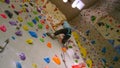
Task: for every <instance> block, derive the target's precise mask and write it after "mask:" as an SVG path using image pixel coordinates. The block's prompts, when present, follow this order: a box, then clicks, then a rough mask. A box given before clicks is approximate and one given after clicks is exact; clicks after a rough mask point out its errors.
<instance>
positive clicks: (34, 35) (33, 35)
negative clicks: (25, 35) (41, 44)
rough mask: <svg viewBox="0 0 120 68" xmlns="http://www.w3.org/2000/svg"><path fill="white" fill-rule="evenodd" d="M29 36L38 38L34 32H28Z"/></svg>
mask: <svg viewBox="0 0 120 68" xmlns="http://www.w3.org/2000/svg"><path fill="white" fill-rule="evenodd" d="M29 34H30V35H31V36H32V37H34V38H38V36H37V33H36V32H34V31H29Z"/></svg>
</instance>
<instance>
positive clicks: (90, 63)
mask: <svg viewBox="0 0 120 68" xmlns="http://www.w3.org/2000/svg"><path fill="white" fill-rule="evenodd" d="M86 63H87V65H88V67H89V68H92V60H91V59H87V60H86Z"/></svg>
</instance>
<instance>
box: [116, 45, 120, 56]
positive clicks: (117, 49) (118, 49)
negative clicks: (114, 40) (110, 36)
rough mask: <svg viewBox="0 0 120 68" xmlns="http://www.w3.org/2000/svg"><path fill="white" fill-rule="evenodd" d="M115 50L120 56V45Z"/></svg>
mask: <svg viewBox="0 0 120 68" xmlns="http://www.w3.org/2000/svg"><path fill="white" fill-rule="evenodd" d="M115 50H116V51H117V52H118V54H120V45H117V46H116V47H115Z"/></svg>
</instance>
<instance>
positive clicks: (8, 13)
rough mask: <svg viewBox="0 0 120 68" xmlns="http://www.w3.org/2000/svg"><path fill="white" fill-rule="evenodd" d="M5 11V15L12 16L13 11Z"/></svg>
mask: <svg viewBox="0 0 120 68" xmlns="http://www.w3.org/2000/svg"><path fill="white" fill-rule="evenodd" d="M5 13H6V14H7V16H8V17H9V18H12V17H13V13H11V12H10V11H9V10H5Z"/></svg>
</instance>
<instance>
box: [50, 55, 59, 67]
mask: <svg viewBox="0 0 120 68" xmlns="http://www.w3.org/2000/svg"><path fill="white" fill-rule="evenodd" d="M52 60H53V61H54V62H55V63H56V64H58V65H60V64H61V61H60V58H59V57H58V56H57V55H55V56H53V58H52Z"/></svg>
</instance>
